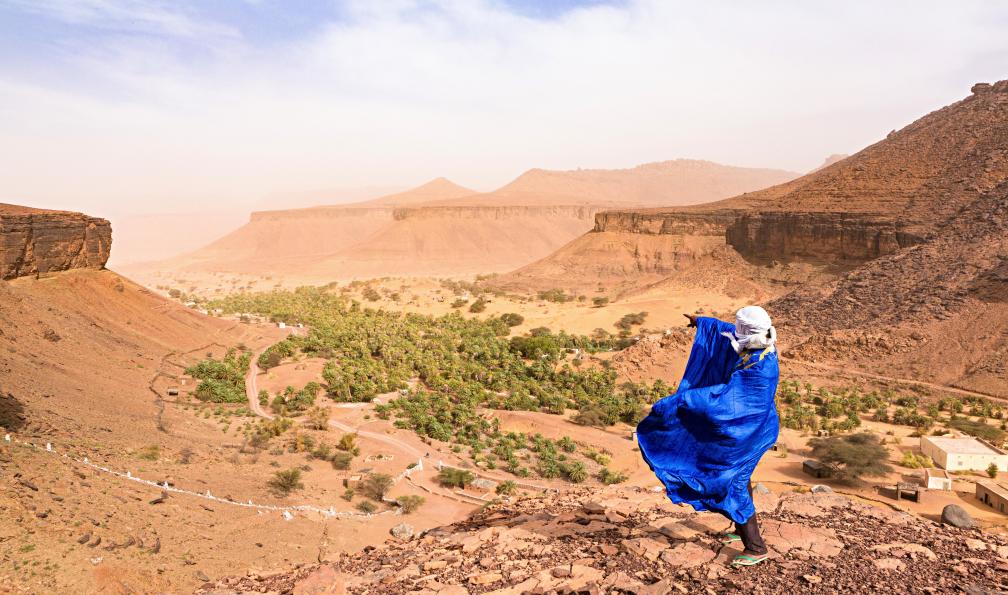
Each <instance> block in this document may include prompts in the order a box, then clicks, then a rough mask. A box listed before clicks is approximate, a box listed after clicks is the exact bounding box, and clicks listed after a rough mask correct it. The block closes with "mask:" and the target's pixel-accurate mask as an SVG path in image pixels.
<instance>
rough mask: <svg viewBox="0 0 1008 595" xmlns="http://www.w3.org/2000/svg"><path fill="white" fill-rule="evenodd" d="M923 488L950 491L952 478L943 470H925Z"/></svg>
mask: <svg viewBox="0 0 1008 595" xmlns="http://www.w3.org/2000/svg"><path fill="white" fill-rule="evenodd" d="M924 487H925V488H927V489H929V490H944V491H946V492H951V491H952V476H951V475H949V472H948V471H946V470H944V469H925V470H924Z"/></svg>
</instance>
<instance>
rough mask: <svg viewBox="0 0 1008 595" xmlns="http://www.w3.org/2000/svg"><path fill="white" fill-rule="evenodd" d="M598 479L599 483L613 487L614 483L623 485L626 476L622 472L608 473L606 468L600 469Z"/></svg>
mask: <svg viewBox="0 0 1008 595" xmlns="http://www.w3.org/2000/svg"><path fill="white" fill-rule="evenodd" d="M598 478H599V481H601V482H602V483H604V484H606V485H613V484H616V483H623V482H624V481H626V480H627V475H626V474H625V473H622V472H614V471H610V470H609V469H607V468H606V467H602V469H600V470H599V472H598Z"/></svg>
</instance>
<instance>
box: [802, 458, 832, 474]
mask: <svg viewBox="0 0 1008 595" xmlns="http://www.w3.org/2000/svg"><path fill="white" fill-rule="evenodd" d="M802 471H804V472H805V474H806V475H811V476H812V477H815V478H817V479H821V478H824V477H832V476H833V470H832V469H831V468H830V467H829V465H824V464H822V463H820V462H819V461H814V460H812V459H807V460H806V461H805V462H803V463H802Z"/></svg>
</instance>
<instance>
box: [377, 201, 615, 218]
mask: <svg viewBox="0 0 1008 595" xmlns="http://www.w3.org/2000/svg"><path fill="white" fill-rule="evenodd" d="M600 208H601V207H598V206H589V205H541V206H536V205H485V206H483V205H471V206H470V205H465V206H462V205H459V206H422V207H397V208H396V209H395V212H394V214H393V218H394V219H395V220H396V221H404V220H407V219H513V218H518V217H569V218H573V219H582V220H585V221H590V220H591V218H592V216H593V215H595V214H596V213H597V212H598V211H599V210H600Z"/></svg>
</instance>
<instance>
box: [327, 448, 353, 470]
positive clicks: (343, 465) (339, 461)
mask: <svg viewBox="0 0 1008 595" xmlns="http://www.w3.org/2000/svg"><path fill="white" fill-rule="evenodd" d="M352 461H353V455H352V454H350V453H348V452H336V453H333V455H332V457H331V458H330V459H329V462H330V463H332V467H333V469H337V470H340V471H345V470H347V469H349V468H350V463H351V462H352Z"/></svg>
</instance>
